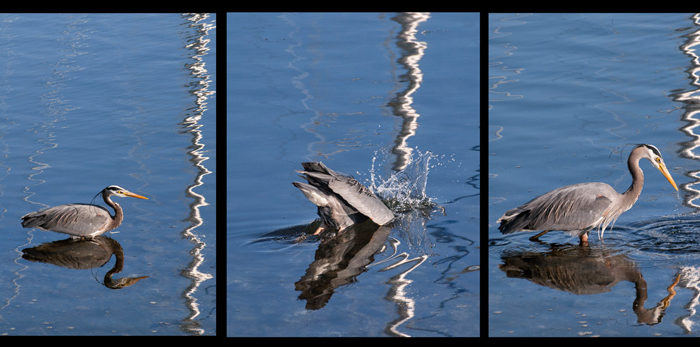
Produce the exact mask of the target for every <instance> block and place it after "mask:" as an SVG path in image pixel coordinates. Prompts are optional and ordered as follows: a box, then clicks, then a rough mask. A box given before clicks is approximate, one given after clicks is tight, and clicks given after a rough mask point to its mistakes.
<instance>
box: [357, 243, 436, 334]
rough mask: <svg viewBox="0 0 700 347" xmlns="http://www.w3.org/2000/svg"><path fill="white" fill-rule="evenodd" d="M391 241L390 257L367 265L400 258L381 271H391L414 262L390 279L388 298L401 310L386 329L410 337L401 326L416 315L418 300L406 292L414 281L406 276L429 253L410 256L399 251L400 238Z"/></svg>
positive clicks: (421, 262) (426, 257) (391, 332)
mask: <svg viewBox="0 0 700 347" xmlns="http://www.w3.org/2000/svg"><path fill="white" fill-rule="evenodd" d="M389 243H390V244H391V247H392V249H393V254H392V255H390V256H389V257H387V258H385V259H382V260H380V261H377V262H375V263H372V264H370V265H368V266H367V267H368V268H369V267H372V266H376V265H379V264H381V263H385V262H387V261H390V260H394V259H398V261H397V262H396V263H394V264H391V265H388V266H386V267H384V268H382V269H381V270H379V271H382V272H383V271H389V270H391V269H394V268H396V267H399V266H401V265H403V264H410V263H413V265H412V266H411V267H409V268H408V269H406V270H404V271H402V272H400V273H399V274H398V275H396V276H393V277H391V279H389V281H388V283H389V284H391V290H389V293H387V296H386V297H387V298H388V299H389V300H391V301H394V302H395V303H396V306H397V308H398V311H399V318H398V319H395V320H393V321H391V322H389V323H388V324H387V327H386V331H387V332H388V333H390V334H392V335H395V336H400V337H410V335H408V334H406V333H403V332H400V331H399V327H400V326H401V325H402V324H403V323H405V322H406V321H408V320H410V319H411V318H413V317H414V316H415V308H416V302H415V300H414V299H413V298H411V297H410V296H409V295H408V294H407V293H406V287H408V285H409V284H411V283H413V281H412V280H410V279H408V278H406V276H407V275H408V274H409V273H410V272H411V271H413V270H414V269H416V268H417V267H419V266H420V265H421V264H423V262H424V261H425V260H426V259H428V255H422V256H418V257H414V258H408V253H406V252H401V253H397V252H398V246H399V244H400V243H401V242H400V241H399V240H397V239H395V238H391V239H389Z"/></svg>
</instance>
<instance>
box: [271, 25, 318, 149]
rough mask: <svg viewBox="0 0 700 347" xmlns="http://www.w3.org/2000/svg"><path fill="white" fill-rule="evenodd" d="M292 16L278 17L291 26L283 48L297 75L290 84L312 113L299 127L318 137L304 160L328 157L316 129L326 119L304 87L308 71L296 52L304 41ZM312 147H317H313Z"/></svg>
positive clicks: (302, 58) (304, 105) (310, 145)
mask: <svg viewBox="0 0 700 347" xmlns="http://www.w3.org/2000/svg"><path fill="white" fill-rule="evenodd" d="M292 17H293V16H290V15H289V14H282V15H280V16H279V17H278V18H280V19H282V20H284V21H285V22H287V24H288V25H289V26H290V27H292V30H291V31H290V32H289V34H287V38H288V40H289V42H290V44H289V45H288V46H287V48H286V49H285V50H284V51H285V52H287V53H288V54H289V55H290V56H291V60H290V61H289V63H287V67H288V68H289V69H290V70H294V71H296V72H297V75H295V76H293V77H292V78H291V83H292V86H293V87H294V88H295V89H296V90H298V91H299V92H300V93H301V94H302V95H303V97H302V99H301V100H300V102H301V105H302V106H303V107H304V110H306V111H309V112H311V113H312V114H313V116H312V117H311V118H310V119H309V121H308V122H306V123H304V124H302V126H301V128H302V129H304V131H306V132H308V133H310V134H312V135H313V136H314V137H316V138H317V139H318V140H317V141H315V142H312V141H310V142H309V144H308V145H307V147H306V148H307V152H308V154H307V155H306V160H312V159H313V157H314V156H316V155H318V156H323V157H325V158H328V154H325V153H324V151H323V148H321V145H323V144H325V143H326V142H327V140H326V137H325V136H324V135H323V132H320V131H318V130H317V129H316V128H318V127H321V126H322V125H323V124H324V123H325V122H326V120H324V119H323V113H322V112H321V111H319V110H316V109H314V108H313V105H311V101H312V100H313V99H314V96H313V95H311V91H310V90H309V88H307V87H306V84H305V83H304V80H305V79H307V78H308V77H309V72H308V71H305V70H303V69H302V67H301V63H302V62H303V61H304V59H305V58H304V57H303V56H302V55H300V54H298V53H297V49H299V48H302V47H303V46H304V43H303V42H302V41H301V39H300V38H297V35H298V34H299V32H300V31H301V28H300V26H299V24H297V22H295V21H294V18H292ZM316 145H318V146H316ZM314 147H319V149H314Z"/></svg>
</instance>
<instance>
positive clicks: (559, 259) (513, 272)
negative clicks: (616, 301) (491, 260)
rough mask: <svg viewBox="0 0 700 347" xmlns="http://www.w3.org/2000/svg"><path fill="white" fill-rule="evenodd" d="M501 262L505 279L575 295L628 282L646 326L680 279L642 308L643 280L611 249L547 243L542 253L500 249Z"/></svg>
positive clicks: (657, 316)
mask: <svg viewBox="0 0 700 347" xmlns="http://www.w3.org/2000/svg"><path fill="white" fill-rule="evenodd" d="M501 261H502V263H501V264H500V265H499V269H501V270H502V271H503V272H504V273H505V274H506V276H507V277H508V278H520V279H526V280H528V281H530V282H532V283H535V284H537V285H540V286H544V287H549V288H553V289H558V290H562V291H565V292H569V293H572V294H576V295H584V294H586V295H593V294H601V293H606V292H609V291H610V290H611V289H612V288H613V287H614V286H616V285H617V284H618V283H619V282H622V281H628V282H632V283H634V288H635V293H634V298H633V299H632V298H630V300H631V301H632V309H633V311H634V313H635V314H636V315H637V322H639V323H643V324H649V325H654V324H658V323H660V322H661V319H662V317H663V316H664V313H665V311H666V308H668V306H669V304H670V302H671V300H672V299H673V297H674V296H675V295H676V292H675V289H674V288H675V286H676V285H678V283H679V280H680V275H677V276H676V277H675V279H674V281H673V283H671V285H669V286H668V288H667V290H668V293H669V294H668V295H667V296H666V297H664V298H663V299H661V300H660V301H659V302H658V303H657V304H656V305H654V306H653V307H652V308H645V307H644V305H645V303H646V301H647V282H646V281H645V280H644V277H643V275H642V273H641V271H640V270H639V268H638V267H637V265H636V263H635V262H633V261H632V260H631V259H629V258H628V257H627V256H626V255H624V254H620V253H619V252H618V251H615V250H611V249H607V248H605V247H601V246H595V247H593V246H578V245H577V246H572V245H563V246H561V245H550V250H549V251H545V252H532V251H504V252H503V253H502V254H501ZM630 297H631V295H630Z"/></svg>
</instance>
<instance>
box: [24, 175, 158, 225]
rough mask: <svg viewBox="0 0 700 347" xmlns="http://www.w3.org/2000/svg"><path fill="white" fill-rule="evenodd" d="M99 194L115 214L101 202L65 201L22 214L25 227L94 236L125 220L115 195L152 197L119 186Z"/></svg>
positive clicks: (113, 186) (106, 189) (140, 197)
mask: <svg viewBox="0 0 700 347" xmlns="http://www.w3.org/2000/svg"><path fill="white" fill-rule="evenodd" d="M98 194H102V199H103V200H104V201H105V203H106V204H107V205H109V206H111V207H112V208H113V209H114V216H112V215H111V214H110V213H109V211H108V210H107V209H106V208H104V207H102V206H98V205H91V204H65V205H59V206H54V207H49V208H47V209H43V210H40V211H37V212H31V213H27V214H26V215H24V216H22V226H23V227H25V228H39V229H42V230H50V231H55V232H59V233H64V234H68V235H71V236H72V237H79V238H93V237H95V236H97V235H101V234H104V233H105V232H107V231H110V230H113V229H114V228H116V227H118V226H119V224H121V223H122V220H123V219H124V212H123V211H122V208H121V206H119V204H117V203H116V202H113V201H112V200H111V199H110V197H111V196H112V195H114V196H119V197H132V198H138V199H148V198H147V197H145V196H141V195H138V194H134V193H132V192H130V191H128V190H126V189H124V188H122V187H120V186H115V185H111V186H109V187H107V188H105V189H103V190H102V191H101V192H100V193H98Z"/></svg>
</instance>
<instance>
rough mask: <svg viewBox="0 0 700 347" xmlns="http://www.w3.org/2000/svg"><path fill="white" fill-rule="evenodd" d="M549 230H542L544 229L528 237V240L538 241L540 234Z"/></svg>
mask: <svg viewBox="0 0 700 347" xmlns="http://www.w3.org/2000/svg"><path fill="white" fill-rule="evenodd" d="M550 231H551V230H544V231H542V232H540V233H539V234H537V235H535V236H532V237H530V238H529V239H528V240H530V241H539V238H540V236H542V235H544V234H546V233H548V232H550Z"/></svg>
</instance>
